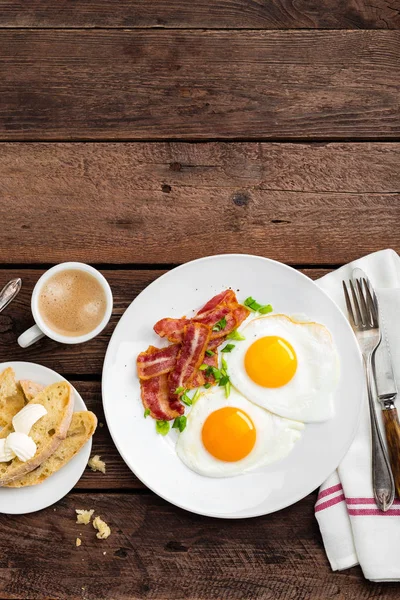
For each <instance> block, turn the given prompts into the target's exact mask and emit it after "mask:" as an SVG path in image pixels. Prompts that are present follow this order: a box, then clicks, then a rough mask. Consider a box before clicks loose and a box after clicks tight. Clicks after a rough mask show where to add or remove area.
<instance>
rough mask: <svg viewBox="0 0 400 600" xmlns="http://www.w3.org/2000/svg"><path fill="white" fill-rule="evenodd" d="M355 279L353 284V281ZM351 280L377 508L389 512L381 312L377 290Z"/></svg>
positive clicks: (348, 300) (346, 294)
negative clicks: (378, 378) (377, 393)
mask: <svg viewBox="0 0 400 600" xmlns="http://www.w3.org/2000/svg"><path fill="white" fill-rule="evenodd" d="M353 281H354V283H353ZM353 281H351V280H350V281H349V282H348V287H349V288H350V292H351V298H350V293H349V290H348V287H347V285H346V283H345V282H344V281H343V291H344V297H345V300H346V306H347V310H348V313H349V317H350V322H351V325H352V327H353V330H354V333H355V334H356V337H357V341H358V343H359V346H360V349H361V353H362V356H363V360H364V368H365V374H366V378H367V389H368V402H369V413H370V418H371V438H372V485H373V490H374V496H375V501H376V504H377V506H378V508H379V509H380V510H382V511H384V512H386V511H387V510H388V509H389V508H390V507H391V506H392V504H393V500H394V491H395V488H394V480H393V475H392V471H391V468H390V463H389V458H388V455H387V452H386V449H385V446H384V443H383V440H382V436H381V433H380V430H379V425H378V420H377V416H376V412H375V405H374V388H373V376H372V357H373V355H374V352H375V350H376V349H377V347H378V346H379V344H380V341H381V332H380V329H379V311H378V302H377V299H376V296H375V292H374V291H372V292H371V290H370V288H369V285H368V282H367V280H366V279H364V278H354V280H353Z"/></svg>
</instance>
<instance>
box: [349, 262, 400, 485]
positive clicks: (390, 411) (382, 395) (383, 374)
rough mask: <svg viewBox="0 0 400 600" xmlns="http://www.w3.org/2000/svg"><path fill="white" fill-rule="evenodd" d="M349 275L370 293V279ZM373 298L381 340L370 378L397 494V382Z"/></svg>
mask: <svg viewBox="0 0 400 600" xmlns="http://www.w3.org/2000/svg"><path fill="white" fill-rule="evenodd" d="M353 277H364V279H366V280H367V282H368V285H369V287H370V289H371V291H373V292H374V289H373V287H372V285H371V282H370V281H369V279H368V277H367V275H366V274H365V273H364V272H363V271H362V270H361V269H358V268H357V269H354V270H353ZM373 297H374V299H375V302H376V305H377V309H378V311H379V324H380V330H381V342H380V344H379V346H378V348H377V349H376V351H375V355H374V357H373V371H374V379H375V386H376V392H377V396H378V400H379V402H380V404H381V408H382V420H383V424H384V427H385V433H386V441H387V447H388V453H389V459H390V466H391V468H392V473H393V478H394V483H395V487H396V494H397V496H398V497H400V422H399V417H398V414H397V409H396V407H395V404H394V403H395V400H396V397H397V384H396V379H395V376H394V371H393V363H392V356H391V354H390V345H389V340H388V336H387V330H386V323H385V320H384V317H383V315H382V312H381V311H380V310H379V304H378V301H377V299H376V294H375V292H374V293H373Z"/></svg>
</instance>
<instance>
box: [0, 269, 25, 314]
mask: <svg viewBox="0 0 400 600" xmlns="http://www.w3.org/2000/svg"><path fill="white" fill-rule="evenodd" d="M21 287H22V280H21V279H20V278H19V277H18V278H17V279H11V281H9V282H8V283H6V285H5V286H4V287H3V289H2V290H1V292H0V312H1V311H2V310H4V309H5V307H6V306H8V305H9V304H10V302H11V300H14V298H15V296H16V295H17V294H18V292H19V290H20V289H21Z"/></svg>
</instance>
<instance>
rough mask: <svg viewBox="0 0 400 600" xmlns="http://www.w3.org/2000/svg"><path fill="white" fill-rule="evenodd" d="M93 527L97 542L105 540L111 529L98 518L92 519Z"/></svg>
mask: <svg viewBox="0 0 400 600" xmlns="http://www.w3.org/2000/svg"><path fill="white" fill-rule="evenodd" d="M93 527H94V528H95V529H97V533H96V537H98V538H99V540H106V539H107V538H108V536H109V535H110V533H111V529H110V528H109V526H108V525H107V523H105V522H104V521H103V520H102V519H101V518H100V517H96V518H95V519H93Z"/></svg>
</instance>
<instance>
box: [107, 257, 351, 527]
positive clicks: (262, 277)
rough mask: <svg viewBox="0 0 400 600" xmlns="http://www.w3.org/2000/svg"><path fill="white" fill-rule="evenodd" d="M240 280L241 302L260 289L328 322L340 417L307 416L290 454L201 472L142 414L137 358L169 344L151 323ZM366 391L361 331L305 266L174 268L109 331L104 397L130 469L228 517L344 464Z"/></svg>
mask: <svg viewBox="0 0 400 600" xmlns="http://www.w3.org/2000/svg"><path fill="white" fill-rule="evenodd" d="M228 287H232V289H233V290H235V291H236V292H237V297H238V300H239V302H243V301H244V300H245V298H247V297H248V296H253V298H255V299H256V300H257V301H258V302H261V303H263V304H267V303H271V304H272V306H273V307H274V310H275V312H283V313H286V314H289V315H291V314H296V313H297V314H299V313H300V314H305V315H307V316H308V317H309V318H311V319H312V320H315V321H319V322H321V323H324V324H325V325H326V326H327V327H328V328H329V330H330V331H331V333H332V335H333V338H334V341H335V343H336V346H337V349H338V353H339V358H340V363H341V375H340V380H339V384H338V387H337V391H336V394H335V417H334V418H333V419H331V420H330V421H327V422H325V423H314V424H308V425H306V428H305V430H304V433H303V436H302V438H301V440H300V441H299V442H298V443H297V444H296V446H295V448H294V449H293V451H292V452H291V453H290V454H289V456H287V457H286V458H285V459H284V460H282V461H279V462H276V463H273V464H271V465H269V466H267V467H264V468H262V469H260V470H257V471H253V472H250V473H246V474H244V475H239V476H237V477H231V478H221V479H215V478H209V477H203V476H201V475H198V474H197V473H194V472H193V471H191V470H190V469H189V468H188V467H186V465H184V464H183V463H182V462H181V460H180V459H179V458H178V456H177V454H176V453H175V448H174V444H175V440H176V437H175V436H176V435H178V434H177V433H176V430H174V431H172V432H170V433H169V434H168V435H167V436H166V437H162V436H161V435H158V434H157V433H156V431H155V424H154V420H153V419H151V418H147V419H144V418H143V406H142V403H141V401H140V386H139V380H138V377H137V374H136V357H137V355H138V354H139V352H141V351H143V350H146V348H147V347H148V346H149V345H150V344H153V345H155V346H157V345H158V346H162V345H164V344H162V343H160V342H161V340H160V338H159V337H158V336H157V335H156V334H155V333H154V332H153V325H154V324H155V323H156V322H157V321H158V320H159V319H161V318H162V317H181V316H182V315H188V314H191V311H192V310H194V309H198V308H200V307H201V306H202V305H203V304H205V302H206V301H207V300H209V299H210V298H211V297H212V296H214V295H215V294H217V293H218V292H221V291H222V290H223V289H226V288H228ZM362 395H363V370H362V362H361V357H360V353H359V350H358V346H357V342H356V339H355V337H354V334H353V331H352V329H351V327H350V325H349V323H348V322H347V320H346V319H345V317H344V315H343V314H342V313H341V311H340V310H339V308H338V307H337V306H336V305H335V304H334V302H333V301H332V300H331V299H330V298H329V297H328V296H327V295H326V294H325V293H324V292H323V291H322V290H321V289H320V288H319V287H318V286H317V285H316V284H315V283H314V282H313V281H311V279H309V278H308V277H306V276H305V275H302V274H301V273H299V272H298V271H295V270H294V269H292V268H290V267H288V266H286V265H283V264H281V263H278V262H276V261H273V260H269V259H266V258H261V257H258V256H250V255H243V254H234V255H232V254H226V255H219V256H211V257H208V258H203V259H199V260H195V261H193V262H190V263H187V264H185V265H183V266H181V267H178V268H176V269H173V270H172V271H169V272H168V273H166V274H165V275H163V276H162V277H160V278H159V279H157V280H156V281H154V282H153V283H152V284H151V285H149V286H148V287H147V288H146V289H145V290H144V291H143V292H142V293H141V294H140V295H139V296H138V297H137V298H136V299H135V300H134V301H133V302H132V304H131V305H130V306H129V308H128V309H127V310H126V312H125V314H124V315H123V316H122V318H121V320H120V322H119V324H118V326H117V327H116V329H115V331H114V334H113V336H112V338H111V341H110V344H109V347H108V350H107V354H106V359H105V362H104V368H103V404H104V410H105V414H106V418H107V423H108V427H109V429H110V432H111V435H112V437H113V440H114V442H115V444H116V446H117V448H118V450H119V452H120V454H121V456H122V457H123V459H124V460H125V462H126V463H127V465H128V466H129V467H130V469H131V470H132V471H133V472H134V473H135V475H136V476H137V477H139V479H141V481H142V482H143V483H144V484H145V485H146V486H148V487H149V488H150V489H151V490H153V491H154V492H156V493H157V494H158V495H159V496H161V497H163V498H165V499H166V500H168V501H169V502H172V503H173V504H176V505H177V506H180V507H181V508H185V509H186V510H189V511H192V512H195V513H198V514H202V515H207V516H212V517H225V518H242V517H255V516H259V515H265V514H268V513H271V512H274V511H276V510H279V509H281V508H284V507H285V506H289V505H290V504H293V503H294V502H297V501H298V500H300V499H301V498H304V496H307V495H308V494H309V493H310V492H312V491H313V490H315V489H316V488H317V487H318V486H319V485H320V484H321V483H322V482H323V481H324V480H325V479H326V478H327V477H328V476H329V475H330V474H331V473H332V472H333V471H334V469H336V467H337V466H338V464H339V462H340V461H341V459H342V458H343V456H344V454H345V453H346V451H347V449H348V448H349V446H350V444H351V441H352V439H353V437H354V435H355V432H356V428H357V424H358V417H359V412H360V406H361V400H362Z"/></svg>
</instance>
